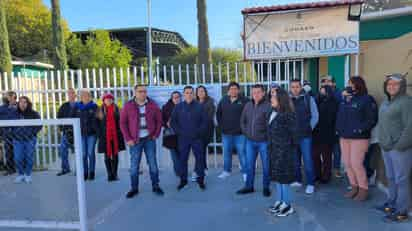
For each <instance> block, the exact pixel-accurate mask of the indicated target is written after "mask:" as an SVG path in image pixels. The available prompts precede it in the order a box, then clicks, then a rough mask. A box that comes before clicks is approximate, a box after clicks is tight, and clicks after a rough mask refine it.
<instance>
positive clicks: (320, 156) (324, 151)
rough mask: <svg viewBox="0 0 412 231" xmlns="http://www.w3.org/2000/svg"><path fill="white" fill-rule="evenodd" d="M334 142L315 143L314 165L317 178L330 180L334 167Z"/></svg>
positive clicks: (324, 180) (325, 180)
mask: <svg viewBox="0 0 412 231" xmlns="http://www.w3.org/2000/svg"><path fill="white" fill-rule="evenodd" d="M332 150H333V145H332V144H313V152H312V155H313V165H314V168H315V177H316V180H321V181H323V182H325V183H326V182H328V181H329V180H330V177H331V169H332Z"/></svg>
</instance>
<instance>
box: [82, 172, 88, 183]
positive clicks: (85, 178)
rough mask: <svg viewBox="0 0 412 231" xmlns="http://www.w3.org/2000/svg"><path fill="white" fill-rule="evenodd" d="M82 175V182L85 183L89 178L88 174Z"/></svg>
mask: <svg viewBox="0 0 412 231" xmlns="http://www.w3.org/2000/svg"><path fill="white" fill-rule="evenodd" d="M83 175H84V181H87V180H88V178H89V174H87V173H86V172H85V173H84V174H83Z"/></svg>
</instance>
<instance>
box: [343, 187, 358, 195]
mask: <svg viewBox="0 0 412 231" xmlns="http://www.w3.org/2000/svg"><path fill="white" fill-rule="evenodd" d="M358 190H359V188H358V186H355V185H352V189H351V190H350V191H349V192H347V193H345V195H344V197H346V198H353V197H355V196H356V194H358Z"/></svg>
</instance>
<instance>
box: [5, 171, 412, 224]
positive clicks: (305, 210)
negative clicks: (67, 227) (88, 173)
mask: <svg viewBox="0 0 412 231" xmlns="http://www.w3.org/2000/svg"><path fill="white" fill-rule="evenodd" d="M54 174H55V172H41V173H36V174H35V176H34V183H33V184H32V185H15V184H13V183H12V179H11V178H6V177H0V220H4V219H18V220H21V219H33V220H59V221H71V220H77V217H76V216H77V214H78V213H77V201H76V188H75V178H74V177H73V176H64V177H60V178H58V177H55V176H54ZM127 174H128V172H127V171H125V170H124V171H122V172H121V176H120V177H121V181H119V182H116V183H111V184H109V183H107V182H106V181H105V180H106V178H105V175H104V173H103V172H101V173H100V174H98V178H97V180H96V181H95V182H92V183H87V204H88V217H89V225H90V228H91V230H96V231H113V230H116V231H127V230H145V231H146V230H153V231H164V230H179V231H193V230H196V231H203V230H204V231H206V230H207V231H210V230H228V231H229V230H230V231H231V230H236V231H250V230H259V231H265V230H275V229H276V230H299V231H328V230H331V231H332V230H333V231H347V230H356V231H357V230H362V231H366V230H379V231H381V230H382V231H407V230H408V231H411V230H412V223H404V224H399V225H398V224H397V225H390V224H385V223H384V222H382V221H381V217H382V214H380V213H377V212H375V211H373V210H372V209H371V207H372V206H373V205H374V204H376V203H377V202H378V201H379V200H380V199H382V198H383V194H382V193H380V192H379V191H378V190H377V189H373V190H372V199H371V200H370V201H368V202H366V203H356V202H353V201H350V200H347V199H344V198H343V197H342V192H343V191H344V188H345V184H344V183H343V182H339V181H335V182H333V183H332V184H331V185H328V186H322V187H320V188H318V191H317V192H316V194H315V195H313V196H306V195H304V193H303V192H302V190H303V189H300V190H298V191H297V192H295V193H294V198H295V203H294V206H295V208H296V210H297V212H296V213H295V214H294V215H292V216H290V217H287V218H274V217H272V216H270V215H269V214H267V213H266V212H265V209H266V207H267V206H269V205H270V204H271V203H273V202H274V198H273V197H272V198H264V197H263V196H262V193H261V175H257V181H256V186H257V192H256V193H254V194H251V195H247V196H237V195H235V191H236V190H237V189H239V188H240V187H241V186H242V183H241V179H240V175H239V174H236V175H234V176H232V177H231V178H229V179H227V180H224V181H222V180H220V179H218V178H217V175H218V172H217V171H213V170H211V171H210V173H209V176H208V178H207V187H208V188H207V190H206V191H205V192H201V191H200V190H199V188H198V187H197V185H196V184H193V183H192V184H190V185H189V187H188V188H186V189H184V190H183V191H182V192H177V191H176V184H177V179H176V178H175V177H174V176H173V174H172V172H171V171H162V172H161V181H162V182H161V185H162V187H163V188H164V190H165V192H166V195H165V196H164V197H160V198H159V197H157V196H155V195H153V194H152V192H151V188H150V180H149V179H148V176H147V173H146V172H145V174H144V175H143V178H144V180H143V182H142V184H141V185H142V187H141V193H140V194H139V195H138V196H137V197H136V198H134V199H132V200H126V199H125V197H124V195H125V192H126V191H127V190H128V187H129V186H128V185H129V181H128V176H127ZM5 230H10V231H13V230H21V231H24V230H28V229H11V228H0V231H5ZM31 230H33V229H31ZM36 230H38V229H36Z"/></svg>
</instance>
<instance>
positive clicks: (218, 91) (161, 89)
mask: <svg viewBox="0 0 412 231" xmlns="http://www.w3.org/2000/svg"><path fill="white" fill-rule="evenodd" d="M192 86H193V88H194V89H196V87H197V86H196V85H192ZM203 86H205V87H206V89H207V92H208V94H209V96H210V97H212V98H213V99H214V100H215V102H219V100H220V98H222V85H220V84H207V85H203ZM183 88H184V86H150V87H147V90H148V96H149V98H151V99H152V100H154V101H155V102H156V103H157V104H158V105H159V106H160V107H161V106H163V105H164V104H166V103H167V101H168V100H169V99H170V96H171V94H172V92H174V91H178V92H180V93H182V95H183Z"/></svg>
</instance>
